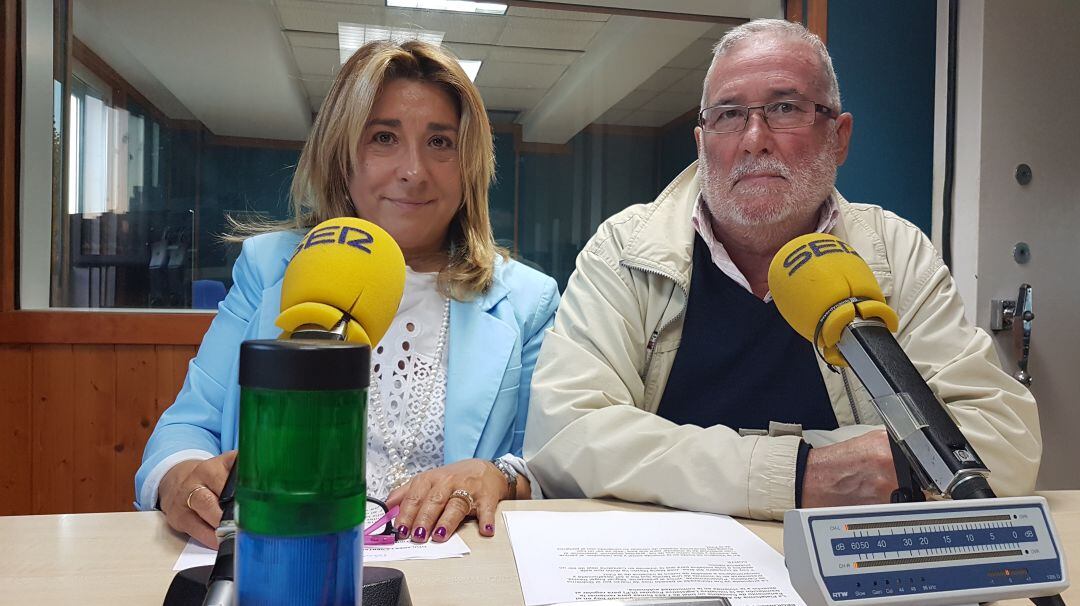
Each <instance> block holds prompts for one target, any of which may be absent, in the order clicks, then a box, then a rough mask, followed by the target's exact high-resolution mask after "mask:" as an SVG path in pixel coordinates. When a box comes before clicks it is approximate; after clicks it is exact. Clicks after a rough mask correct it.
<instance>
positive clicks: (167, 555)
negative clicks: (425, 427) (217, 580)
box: [0, 491, 1080, 606]
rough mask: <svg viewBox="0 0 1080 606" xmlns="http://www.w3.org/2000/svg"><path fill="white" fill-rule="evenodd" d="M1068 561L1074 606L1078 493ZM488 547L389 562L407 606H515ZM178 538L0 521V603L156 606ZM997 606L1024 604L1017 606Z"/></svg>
mask: <svg viewBox="0 0 1080 606" xmlns="http://www.w3.org/2000/svg"><path fill="white" fill-rule="evenodd" d="M1042 494H1043V496H1045V497H1046V498H1047V500H1048V501H1049V502H1050V509H1051V512H1052V513H1053V516H1054V521H1055V524H1056V525H1057V529H1058V533H1059V534H1060V535H1061V539H1062V543H1064V545H1065V551H1066V554H1067V556H1068V565H1069V577H1070V578H1071V579H1073V583H1074V586H1073V587H1072V588H1071V589H1070V590H1069V591H1067V592H1066V593H1065V599H1066V602H1068V603H1070V604H1071V605H1072V606H1080V588H1078V587H1077V583H1078V581H1077V579H1080V491H1060V492H1057V491H1055V492H1047V493H1042ZM501 508H502V510H544V511H656V510H659V509H660V508H658V507H654V506H650V505H638V504H633V503H621V502H609V501H589V500H579V501H575V500H551V501H510V502H506V503H503V505H502V507H501ZM743 523H744V524H745V525H746V527H747V528H749V529H750V530H752V531H753V532H754V533H756V534H757V535H758V536H760V537H761V538H762V539H764V540H765V542H767V543H768V544H769V545H772V546H773V547H774V548H776V549H777V550H782V549H783V544H782V543H783V540H782V537H783V528H782V527H781V525H780V524H779V523H775V522H757V521H752V520H745V521H744V522H743ZM496 528H497V530H496V535H495V537H494V538H491V539H485V538H482V537H480V536H479V534H478V533H477V527H476V523H475V522H471V523H469V524H466V526H465V527H464V529H463V530H462V531H461V534H462V537H463V538H464V539H465V542H466V543H468V544H469V547H470V548H471V549H472V554H470V555H469V556H467V557H464V558H456V559H448V560H432V561H412V562H398V563H395V564H394V565H393V566H394V567H395V568H400V569H401V570H404V571H405V574H406V575H407V579H408V583H409V589H410V591H411V594H412V599H413V603H414V604H415V605H416V606H439V605H447V606H459V605H461V604H493V605H498V606H504V605H513V604H522V602H523V600H522V596H521V586H520V585H519V584H518V578H517V569H516V568H515V564H514V557H513V553H512V552H511V549H510V542H509V540H507V536H506V531H505V530H506V529H505V527H504V526H503V525H502V521H501V518H500V520H499V522H498V524H497V526H496ZM184 543H185V538H183V537H181V536H179V535H177V534H176V533H174V532H172V531H171V530H169V528H168V527H167V526H166V525H165V518H164V517H162V516H161V515H160V514H159V513H139V512H132V513H104V514H78V515H54V516H20V517H7V518H0V604H3V605H6V604H18V605H20V606H22V605H26V604H34V605H40V606H48V605H52V604H56V605H64V606H66V605H68V604H85V605H92V604H102V605H107V606H118V605H124V604H139V605H156V604H161V601H162V599H163V598H164V596H165V591H166V589H168V586H169V583H170V581H171V580H172V577H173V572H172V566H173V564H174V563H175V562H176V558H177V556H178V555H179V554H180V551H181V550H182V549H183V547H184ZM1001 604H1003V605H1005V604H1007V605H1009V606H1012V605H1014V604H1015V605H1017V606H1020V605H1023V604H1029V603H1028V602H1026V601H1023V600H1013V601H1009V602H1002V603H1001Z"/></svg>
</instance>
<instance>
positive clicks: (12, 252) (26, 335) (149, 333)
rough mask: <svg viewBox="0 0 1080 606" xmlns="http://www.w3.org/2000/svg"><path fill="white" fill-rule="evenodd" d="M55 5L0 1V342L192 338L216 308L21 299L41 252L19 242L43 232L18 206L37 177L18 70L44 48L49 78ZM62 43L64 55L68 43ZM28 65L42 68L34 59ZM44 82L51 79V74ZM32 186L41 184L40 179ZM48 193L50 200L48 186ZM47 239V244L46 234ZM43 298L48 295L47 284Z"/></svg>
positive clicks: (198, 338) (173, 341)
mask: <svg viewBox="0 0 1080 606" xmlns="http://www.w3.org/2000/svg"><path fill="white" fill-rule="evenodd" d="M34 5H36V7H41V6H44V7H46V8H45V11H47V13H48V18H47V19H42V18H41V17H42V15H41V14H40V11H38V12H37V13H34V14H30V13H29V11H33V10H37V9H36V7H35V6H34ZM58 6H61V7H63V6H66V7H67V10H70V4H67V3H62V2H61V3H58ZM53 10H54V5H53V3H51V2H49V3H44V2H41V3H28V2H26V1H25V0H5V1H4V2H3V4H2V5H0V33H2V34H3V36H2V40H3V44H2V46H0V344H3V345H11V344H18V345H24V344H25V345H29V344H47V343H53V344H132V345H140V344H141V345H198V344H199V343H201V342H202V337H203V334H204V333H205V332H206V330H207V328H209V326H210V322H211V321H212V320H213V318H214V316H215V315H216V312H215V311H206V310H198V311H180V310H166V311H160V312H158V311H152V310H147V311H130V310H116V311H112V310H94V311H78V310H70V309H60V308H55V309H52V308H46V307H38V308H34V307H33V306H26V305H22V297H23V296H24V295H25V294H26V293H25V292H24V291H25V290H26V289H25V288H24V284H22V283H21V282H22V281H23V280H22V279H21V278H22V277H23V276H24V275H25V272H26V270H27V269H28V268H29V269H30V270H31V271H33V270H35V269H36V266H35V265H34V262H37V263H39V264H40V262H41V259H27V258H26V257H28V256H32V253H33V250H29V251H28V250H27V248H26V247H24V246H23V245H24V244H25V242H24V241H23V240H24V239H25V238H23V236H24V235H25V234H27V233H41V232H40V226H39V231H38V232H30V231H28V230H27V229H25V228H24V226H25V223H24V220H25V219H27V217H26V214H27V213H25V212H23V208H21V207H20V205H21V202H22V199H23V197H24V196H26V195H27V194H26V192H27V187H26V186H27V185H29V184H31V183H32V180H33V179H34V178H35V177H39V175H36V174H34V173H33V172H31V173H30V175H29V176H28V175H27V172H28V171H27V170H26V168H27V166H26V164H29V163H26V162H21V159H22V158H25V157H30V156H29V155H27V149H26V147H25V146H24V142H25V141H26V139H27V136H26V134H25V133H24V131H27V130H33V129H32V128H31V125H30V124H28V120H27V114H28V113H31V112H28V111H27V100H26V98H25V97H24V94H25V93H26V87H27V76H28V74H27V73H26V72H25V71H24V70H25V69H26V67H27V62H28V61H31V60H38V59H40V57H39V56H38V55H40V54H41V51H42V49H43V48H44V49H46V51H45V54H46V55H47V56H48V65H47V66H46V67H45V68H44V73H45V74H48V77H49V80H51V75H52V65H51V63H52V53H51V47H52V44H53V39H52V38H53V36H52V19H53ZM46 21H47V22H48V25H47V26H46V25H45V22H46ZM42 28H44V29H47V30H48V36H47V39H45V40H40V39H39V40H38V41H37V42H36V43H35V44H36V46H35V47H34V48H33V49H28V48H27V44H29V40H30V39H31V38H32V37H31V36H29V35H27V33H28V30H29V32H30V33H33V34H35V35H37V34H39V33H40V30H41V29H42ZM68 48H69V51H68V52H69V58H70V52H71V50H70V45H69V46H68ZM30 55H33V56H30ZM34 67H35V69H42V67H41V64H40V63H38V64H35V66H34ZM31 84H33V82H31ZM49 84H50V86H51V82H49ZM49 96H50V103H49V104H48V107H50V108H51V107H52V102H51V96H52V92H51V89H50V92H49ZM32 118H33V116H31V119H32ZM49 120H51V110H50V115H49ZM30 151H33V150H30ZM46 172H47V173H49V177H48V180H49V181H51V173H52V167H51V166H49V167H48V168H47V170H46ZM28 181H30V182H31V183H27V182H28ZM38 191H39V192H40V191H41V190H40V181H39V189H38ZM48 199H49V200H50V202H51V200H52V194H51V187H50V188H49V194H48ZM51 212H52V208H51V203H50V205H49V208H48V213H47V214H48V215H49V220H50V225H49V226H48V227H47V229H45V231H44V233H49V234H51V233H52V230H51ZM30 227H31V228H32V227H34V226H33V225H31V226H30ZM46 243H48V244H49V245H50V247H51V237H50V238H48V239H46ZM44 267H45V273H44V274H43V275H44V276H46V284H48V283H49V281H50V280H51V277H50V275H49V273H48V272H49V255H48V254H46V255H44ZM39 288H40V287H39ZM31 295H33V293H31ZM38 295H40V293H38ZM45 303H46V304H47V303H48V293H47V290H46V294H45Z"/></svg>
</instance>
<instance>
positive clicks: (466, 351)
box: [135, 232, 559, 509]
mask: <svg viewBox="0 0 1080 606" xmlns="http://www.w3.org/2000/svg"><path fill="white" fill-rule="evenodd" d="M300 238H301V234H298V233H294V232H275V233H270V234H263V235H260V236H255V237H253V238H249V239H248V240H246V241H245V242H244V245H243V251H242V252H241V254H240V257H239V258H238V259H237V261H236V264H235V265H234V266H233V287H232V289H231V290H229V294H228V295H227V296H226V297H225V300H224V301H222V302H221V305H219V306H218V314H217V317H216V318H214V321H213V323H211V324H210V329H209V330H208V331H207V332H206V335H205V336H204V337H203V341H202V345H200V346H199V352H198V354H197V355H196V356H195V358H194V359H192V360H191V362H190V363H189V365H188V373H187V378H185V379H184V386H183V387H182V388H181V390H180V393H179V394H178V395H177V396H176V401H175V402H174V403H173V404H172V406H170V407H169V408H168V410H166V411H165V412H164V413H163V414H162V415H161V419H160V420H159V421H158V423H157V427H155V428H154V433H153V434H152V435H151V436H150V440H149V441H148V442H147V444H146V449H145V450H144V451H143V459H142V465H141V466H140V467H139V471H138V473H136V475H135V496H136V503H135V504H136V506H137V507H138V508H139V509H152V508H154V507H155V505H156V501H157V487H158V484H159V483H160V482H161V478H162V476H164V474H165V472H167V471H168V470H169V469H170V468H171V467H172V466H173V465H175V464H176V463H177V462H179V461H181V460H184V459H191V458H208V455H209V456H213V455H218V454H220V453H222V452H224V451H227V450H232V449H234V448H236V442H237V435H238V433H237V431H238V429H237V424H238V422H239V415H238V412H239V410H238V409H239V402H240V386H239V385H238V383H237V374H238V367H239V357H240V343H241V342H242V341H246V340H248V339H273V338H276V337H277V336H278V335H279V334H280V333H281V330H280V329H278V328H277V327H276V326H275V325H274V320H275V319H276V318H277V315H278V312H279V310H280V305H281V281H282V278H283V277H284V275H285V266H286V265H287V264H288V262H289V258H290V256H291V254H292V251H293V249H294V248H295V246H296V244H297V243H298V242H299V241H300ZM558 302H559V292H558V287H557V286H556V284H555V280H553V279H552V278H550V277H549V276H546V275H544V274H542V273H540V272H538V271H536V270H534V269H531V268H529V267H527V266H525V265H523V264H521V263H518V262H517V261H502V260H501V259H500V260H499V261H498V262H497V264H496V266H495V276H494V282H493V284H492V286H491V288H489V289H488V291H487V292H486V293H484V294H482V295H479V296H478V297H477V298H475V299H474V300H471V301H467V302H460V301H451V303H450V342H449V347H450V351H449V358H448V359H449V368H448V373H447V385H446V416H445V432H446V433H445V439H444V462H446V463H452V462H454V461H459V460H462V459H467V458H471V457H479V458H485V459H489V458H493V457H498V456H501V455H503V454H506V453H513V454H516V455H518V456H520V455H521V444H522V441H523V439H524V435H525V419H526V418H527V416H528V408H529V385H530V384H531V382H532V373H533V367H534V366H535V365H536V357H537V354H539V353H540V343H541V342H542V341H543V338H544V334H545V333H546V331H547V329H548V328H550V327H551V325H552V322H553V320H554V318H555V309H556V307H557V306H558Z"/></svg>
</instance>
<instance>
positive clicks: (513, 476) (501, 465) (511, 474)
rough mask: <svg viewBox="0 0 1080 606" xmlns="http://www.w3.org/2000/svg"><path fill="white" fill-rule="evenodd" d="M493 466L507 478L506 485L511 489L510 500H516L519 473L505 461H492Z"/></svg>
mask: <svg viewBox="0 0 1080 606" xmlns="http://www.w3.org/2000/svg"><path fill="white" fill-rule="evenodd" d="M491 464H492V465H494V466H495V467H496V468H497V469H498V470H499V471H501V472H502V474H503V475H504V476H506V485H507V487H509V488H510V498H511V499H516V498H517V481H518V473H517V472H516V471H514V468H513V467H512V466H511V465H510V464H509V463H507V462H506V461H504V460H503V459H492V460H491Z"/></svg>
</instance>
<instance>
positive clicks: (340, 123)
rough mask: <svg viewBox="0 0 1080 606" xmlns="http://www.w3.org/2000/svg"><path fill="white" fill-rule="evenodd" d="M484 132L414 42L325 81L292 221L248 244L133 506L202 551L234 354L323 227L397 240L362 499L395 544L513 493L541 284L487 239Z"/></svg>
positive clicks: (232, 396) (228, 436) (516, 493)
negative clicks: (374, 508)
mask: <svg viewBox="0 0 1080 606" xmlns="http://www.w3.org/2000/svg"><path fill="white" fill-rule="evenodd" d="M493 171H494V153H493V143H492V136H491V126H490V124H489V123H488V119H487V115H486V113H485V110H484V104H483V101H482V100H481V98H480V93H479V91H477V89H476V87H475V86H474V85H473V84H472V82H471V81H470V80H469V78H468V76H466V75H465V72H464V71H462V69H461V66H460V65H459V64H458V62H457V60H456V59H455V58H454V57H452V56H451V55H450V54H448V53H447V52H446V51H444V50H442V49H441V48H439V47H436V46H431V45H429V44H425V43H421V42H415V41H413V42H406V43H403V44H391V43H383V42H379V43H372V44H368V45H366V46H364V47H363V48H361V49H359V50H358V51H357V52H356V53H355V54H354V55H353V56H352V58H351V59H349V61H348V62H346V63H345V65H343V66H342V68H341V71H340V73H339V74H338V76H337V78H336V79H335V80H334V83H333V86H332V87H331V88H330V92H329V94H328V95H327V98H326V101H325V102H324V103H323V106H322V110H321V111H320V112H319V116H318V118H317V119H316V120H315V125H314V127H313V128H312V132H311V135H310V136H309V138H308V140H307V143H306V145H305V146H304V150H303V152H302V153H301V156H300V160H299V163H298V165H297V169H296V174H295V176H294V178H293V186H292V199H293V206H294V209H293V210H294V220H293V221H292V222H290V223H289V224H288V225H283V226H278V227H277V229H267V228H264V229H261V230H258V231H264V232H266V233H261V234H259V235H254V236H252V237H249V238H247V239H246V240H245V241H244V244H243V252H242V254H241V255H240V258H239V259H238V260H237V262H236V265H235V266H234V268H233V280H234V285H233V287H232V289H231V290H230V291H229V294H228V296H227V297H226V298H225V300H224V301H223V302H222V304H221V306H220V308H219V311H218V315H217V317H216V318H215V319H214V321H213V323H212V324H211V326H210V329H209V331H208V332H207V333H206V336H205V337H204V338H203V342H202V346H201V347H200V348H199V353H198V355H197V356H196V357H195V359H193V360H192V361H191V364H190V366H189V369H188V374H187V378H186V380H185V381H184V386H183V388H182V389H181V391H180V393H179V395H178V396H177V398H176V401H175V402H174V403H173V405H172V406H171V407H170V408H169V409H168V410H166V411H165V413H164V414H163V415H162V417H161V419H160V420H159V421H158V424H157V427H156V428H155V429H154V433H153V435H151V437H150V440H149V442H148V443H147V445H146V450H145V451H144V453H143V461H142V466H141V467H140V469H139V471H138V473H137V474H136V477H135V491H136V498H137V503H136V504H137V505H138V507H139V508H140V509H153V508H155V507H157V508H160V509H161V510H162V511H163V512H164V513H165V516H166V519H167V520H168V522H169V525H170V526H172V527H173V528H175V529H177V530H179V531H183V532H186V533H188V534H190V535H191V536H193V537H195V538H196V539H198V540H199V541H200V542H202V543H205V544H207V545H211V546H212V545H216V544H217V541H216V539H215V537H214V528H215V527H216V526H217V524H218V522H219V521H220V518H221V510H220V509H219V508H218V504H217V497H218V493H219V492H220V491H221V489H222V487H223V485H224V482H225V478H226V476H227V475H228V471H229V469H230V467H231V466H232V464H233V461H234V459H235V450H234V449H235V448H236V440H237V408H238V401H239V387H238V385H237V365H238V356H239V346H240V343H241V342H242V341H244V340H247V339H263V338H273V337H276V336H277V335H278V333H279V330H278V329H277V328H276V327H275V326H274V325H273V321H274V318H275V317H276V315H277V313H278V309H279V305H280V296H281V280H282V277H283V275H284V271H285V266H286V264H287V262H288V259H289V256H290V253H291V252H292V250H293V248H294V246H295V245H296V243H297V242H298V241H299V239H300V237H301V236H302V235H303V233H304V232H306V231H307V230H308V229H309V228H310V227H312V226H314V225H316V224H317V223H319V222H321V221H324V220H326V219H329V218H332V217H340V216H357V217H360V218H362V219H366V220H368V221H372V222H374V223H376V224H378V225H379V226H381V227H382V228H383V229H385V230H386V231H388V232H389V233H390V235H392V236H393V237H394V239H395V240H397V242H398V244H399V245H400V246H401V249H402V252H403V253H404V255H405V262H406V264H407V266H408V267H407V270H406V282H405V293H404V296H403V298H402V301H401V306H400V307H399V309H398V312H397V315H396V316H395V318H394V320H393V323H392V324H391V327H390V329H389V331H388V332H387V333H386V336H385V337H384V338H383V340H382V341H381V343H380V344H379V346H378V347H377V348H376V349H375V350H374V351H373V352H372V377H371V387H370V389H369V405H368V408H369V410H368V434H369V435H368V445H367V446H368V469H367V482H368V495H369V496H373V497H384V498H385V497H388V499H387V500H388V502H389V504H390V505H391V506H393V505H394V504H400V505H401V513H400V514H399V516H398V518H397V520H396V521H395V525H396V526H395V527H396V528H397V532H398V537H399V538H406V537H408V538H411V539H412V540H414V541H420V542H423V541H426V540H429V539H431V540H435V541H444V540H446V539H447V538H449V537H450V535H452V534H453V532H454V531H455V530H456V529H457V527H458V526H459V525H460V524H461V522H462V521H463V519H464V518H466V517H467V516H469V515H476V517H477V519H478V522H479V525H480V533H481V534H482V535H485V536H491V535H493V534H494V532H495V515H494V514H495V507H496V505H497V504H498V502H499V501H500V500H502V499H508V498H509V499H514V498H529V497H530V495H531V493H532V489H531V482H530V480H529V478H528V473H527V469H525V467H524V464H523V462H522V461H521V459H519V458H518V456H520V454H521V446H522V436H523V435H524V430H525V419H526V415H527V410H528V406H529V385H530V383H531V380H532V373H533V366H534V364H535V362H536V357H537V353H538V352H539V351H540V343H541V340H542V339H543V337H544V333H545V331H546V330H547V329H548V328H549V327H550V326H551V324H552V320H553V318H554V314H555V308H556V306H557V305H558V291H557V288H556V285H555V281H554V280H552V279H551V278H550V277H548V276H545V275H543V274H541V273H539V272H536V271H534V270H532V269H529V268H528V267H526V266H524V265H522V264H521V263H518V262H515V261H513V260H510V259H509V258H507V256H506V254H505V253H504V251H502V250H500V249H499V248H498V247H497V246H496V245H495V242H494V239H493V237H492V232H491V224H490V221H489V218H488V198H487V195H488V187H489V185H490V183H491V179H492V175H493Z"/></svg>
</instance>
